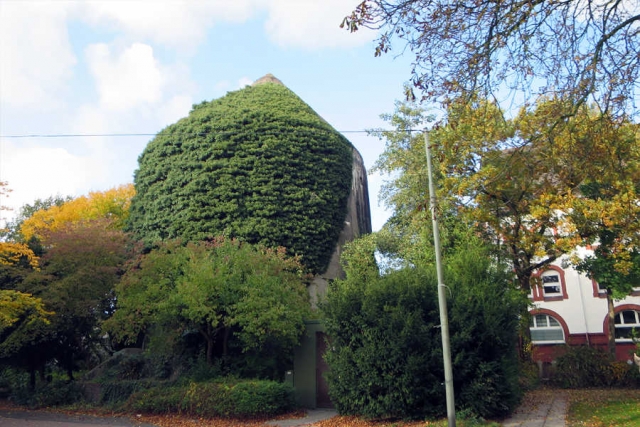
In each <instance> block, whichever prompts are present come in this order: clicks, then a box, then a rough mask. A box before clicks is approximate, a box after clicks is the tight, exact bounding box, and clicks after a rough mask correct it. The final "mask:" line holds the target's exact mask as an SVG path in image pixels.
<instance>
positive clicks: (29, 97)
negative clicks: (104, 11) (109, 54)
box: [0, 1, 76, 110]
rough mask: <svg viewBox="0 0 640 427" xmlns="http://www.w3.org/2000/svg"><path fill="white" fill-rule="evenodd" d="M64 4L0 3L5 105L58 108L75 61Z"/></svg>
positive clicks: (0, 78)
mask: <svg viewBox="0 0 640 427" xmlns="http://www.w3.org/2000/svg"><path fill="white" fill-rule="evenodd" d="M69 12H70V7H69V4H68V3H64V2H28V1H25V2H18V1H16V2H3V3H2V4H1V5H0V95H1V99H2V102H3V103H4V104H6V106H14V107H29V108H30V109H31V110H33V109H34V108H35V109H50V108H53V107H56V106H58V105H59V104H60V98H61V94H62V90H63V89H64V88H65V83H66V82H67V81H68V79H70V78H71V76H72V73H73V66H74V65H75V63H76V58H75V56H74V55H73V51H72V49H71V45H70V43H69V37H68V34H67V27H66V25H67V22H66V21H67V18H68V15H69Z"/></svg>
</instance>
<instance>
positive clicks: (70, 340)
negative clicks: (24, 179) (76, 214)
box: [20, 219, 132, 379]
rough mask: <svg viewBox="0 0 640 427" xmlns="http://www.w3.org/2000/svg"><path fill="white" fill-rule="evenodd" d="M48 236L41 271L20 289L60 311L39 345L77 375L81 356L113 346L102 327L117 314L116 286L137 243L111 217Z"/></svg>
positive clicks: (86, 358)
mask: <svg viewBox="0 0 640 427" xmlns="http://www.w3.org/2000/svg"><path fill="white" fill-rule="evenodd" d="M42 238H43V243H44V244H45V246H46V247H47V248H48V249H47V252H46V253H45V254H44V255H43V256H42V258H41V261H42V262H41V268H40V271H35V272H33V273H31V274H30V275H29V276H27V277H26V278H25V280H24V281H23V282H22V283H21V284H20V290H23V291H26V292H29V293H31V294H33V295H34V296H36V297H38V298H41V299H42V301H43V302H44V304H45V307H46V309H47V310H51V311H53V312H55V315H53V316H52V317H51V319H50V320H51V322H50V324H49V326H48V328H47V329H48V339H47V340H46V341H44V342H41V343H39V344H38V345H39V346H40V348H41V350H42V349H47V353H48V358H49V359H53V358H56V359H57V361H58V362H59V364H60V365H61V366H62V367H63V368H64V369H65V370H66V372H67V374H68V376H69V379H73V370H74V369H75V368H76V364H77V363H78V362H79V361H85V362H91V359H92V358H93V357H96V356H97V357H98V358H99V354H100V353H101V352H102V353H105V352H106V351H108V350H105V348H104V346H103V339H102V333H101V332H100V327H101V324H102V322H103V321H104V320H105V319H107V318H109V317H110V316H111V315H112V314H113V310H114V308H115V293H114V287H115V285H116V283H117V282H118V281H119V279H120V276H121V274H122V273H123V272H124V265H125V262H126V261H127V260H128V259H129V257H130V251H131V249H132V245H131V242H130V240H129V238H128V236H127V235H126V234H125V233H124V232H122V231H121V230H116V229H114V227H113V224H112V222H111V221H109V220H107V219H96V220H92V221H86V222H82V223H76V224H73V223H68V224H66V225H65V226H63V227H61V228H58V229H56V230H55V231H49V232H47V233H46V234H43V235H42ZM32 351H34V350H32Z"/></svg>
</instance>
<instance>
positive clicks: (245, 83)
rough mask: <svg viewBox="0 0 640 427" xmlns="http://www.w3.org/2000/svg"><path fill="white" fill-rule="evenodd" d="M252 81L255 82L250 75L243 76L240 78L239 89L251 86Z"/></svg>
mask: <svg viewBox="0 0 640 427" xmlns="http://www.w3.org/2000/svg"><path fill="white" fill-rule="evenodd" d="M251 83H253V79H250V78H249V77H241V78H240V80H238V89H242V88H244V87H245V86H249V85H251Z"/></svg>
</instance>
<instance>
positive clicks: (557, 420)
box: [502, 391, 569, 427]
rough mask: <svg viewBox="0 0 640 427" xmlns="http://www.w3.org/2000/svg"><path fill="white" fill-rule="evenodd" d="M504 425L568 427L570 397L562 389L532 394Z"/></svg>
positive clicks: (512, 426)
mask: <svg viewBox="0 0 640 427" xmlns="http://www.w3.org/2000/svg"><path fill="white" fill-rule="evenodd" d="M529 397H530V398H531V400H530V401H526V402H524V403H523V404H522V405H521V406H520V407H519V408H518V409H516V410H515V412H514V413H513V415H512V416H511V418H508V419H506V420H504V421H503V422H502V427H566V425H567V424H566V421H565V419H566V416H567V410H568V409H569V405H568V397H567V395H566V393H564V392H562V391H555V392H552V393H549V392H547V393H545V394H535V395H530V396H529Z"/></svg>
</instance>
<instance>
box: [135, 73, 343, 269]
mask: <svg viewBox="0 0 640 427" xmlns="http://www.w3.org/2000/svg"><path fill="white" fill-rule="evenodd" d="M352 150H353V147H352V146H351V144H350V143H349V141H347V140H346V139H345V138H344V137H343V136H342V135H341V134H340V133H338V132H337V131H335V130H334V129H333V128H332V127H331V126H330V125H329V124H328V123H327V122H326V121H324V120H323V119H322V118H321V117H319V116H318V115H317V114H316V113H315V112H314V111H313V110H312V109H311V108H310V107H309V106H308V105H307V104H305V103H304V102H303V101H302V100H301V99H300V98H298V97H297V96H296V95H295V94H294V93H293V92H291V91H290V90H289V89H287V88H286V87H284V86H283V85H281V84H275V83H264V84H260V85H257V86H252V87H247V88H245V89H242V90H239V91H236V92H230V93H228V94H227V95H226V96H224V97H222V98H219V99H216V100H213V101H211V102H202V103H201V104H198V105H195V106H194V108H193V110H192V111H191V112H190V113H189V116H188V117H185V118H183V119H181V120H180V121H178V122H177V123H175V124H173V125H171V126H169V127H167V128H166V129H164V130H162V131H161V132H160V133H159V134H158V135H157V136H156V137H155V138H154V139H153V140H152V141H151V142H150V143H149V144H148V145H147V147H146V148H145V150H144V152H143V153H142V155H141V156H140V159H139V169H138V170H137V171H136V174H135V178H134V182H135V187H136V192H137V194H136V196H135V197H134V198H133V201H132V205H131V217H130V222H129V226H130V229H131V231H133V232H134V234H135V235H136V236H137V237H138V238H140V239H143V240H144V241H145V242H147V243H153V242H156V241H160V240H164V239H175V238H180V239H182V240H184V241H199V240H202V239H205V238H207V237H209V236H217V235H224V236H227V237H231V238H238V239H241V240H243V241H246V242H249V243H252V244H261V245H264V246H266V247H278V246H283V247H286V248H287V250H288V251H289V254H290V255H292V256H295V255H300V256H301V260H302V262H303V264H304V265H305V266H307V267H308V268H309V269H311V270H312V271H313V272H315V273H321V272H323V271H324V270H325V269H326V267H327V265H328V263H329V260H330V258H331V254H332V253H333V250H334V248H335V245H336V243H337V239H338V235H339V233H340V231H341V230H342V228H343V226H344V218H345V215H346V202H347V198H348V196H349V192H350V188H351V168H352Z"/></svg>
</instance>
